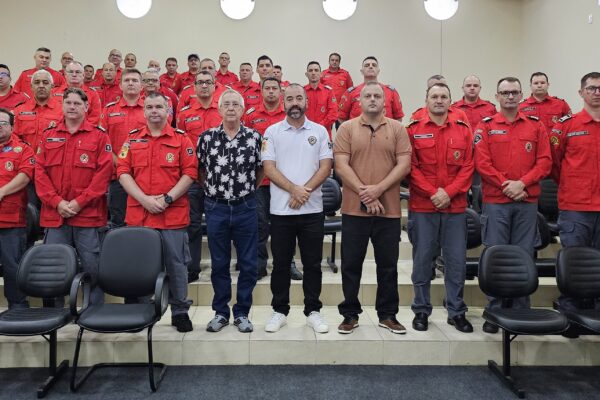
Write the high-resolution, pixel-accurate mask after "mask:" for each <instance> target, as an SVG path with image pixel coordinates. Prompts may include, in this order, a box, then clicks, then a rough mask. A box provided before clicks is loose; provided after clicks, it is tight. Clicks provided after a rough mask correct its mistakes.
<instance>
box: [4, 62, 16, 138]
mask: <svg viewBox="0 0 600 400" xmlns="http://www.w3.org/2000/svg"><path fill="white" fill-rule="evenodd" d="M0 65H3V64H0ZM0 114H6V115H8V123H9V124H10V126H14V125H15V115H14V114H13V113H11V112H10V110H9V109H7V108H2V107H0Z"/></svg>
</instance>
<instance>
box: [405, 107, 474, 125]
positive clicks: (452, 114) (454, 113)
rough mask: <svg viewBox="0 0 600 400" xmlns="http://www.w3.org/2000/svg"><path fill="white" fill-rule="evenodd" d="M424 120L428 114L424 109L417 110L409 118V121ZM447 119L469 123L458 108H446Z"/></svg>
mask: <svg viewBox="0 0 600 400" xmlns="http://www.w3.org/2000/svg"><path fill="white" fill-rule="evenodd" d="M425 118H429V112H428V111H427V108H425V107H421V108H417V109H416V110H415V112H413V113H412V115H411V116H410V120H411V121H421V120H423V119H425ZM448 119H449V120H451V121H462V122H466V123H469V121H468V117H467V114H465V112H464V111H463V110H461V109H460V108H456V107H454V106H450V108H448ZM471 126H472V125H471V124H469V127H471Z"/></svg>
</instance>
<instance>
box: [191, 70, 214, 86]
mask: <svg viewBox="0 0 600 400" xmlns="http://www.w3.org/2000/svg"><path fill="white" fill-rule="evenodd" d="M199 75H202V76H204V75H208V76H210V79H211V80H212V81H213V83H214V82H215V78H213V76H212V74H211V73H210V72H208V71H200V72H198V73H197V74H196V77H195V78H194V85H195V84H196V79H198V76H199Z"/></svg>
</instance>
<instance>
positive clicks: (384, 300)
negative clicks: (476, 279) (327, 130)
mask: <svg viewBox="0 0 600 400" xmlns="http://www.w3.org/2000/svg"><path fill="white" fill-rule="evenodd" d="M384 104H385V94H384V91H383V89H382V88H381V86H380V85H378V84H377V83H376V82H373V83H370V82H368V83H366V84H365V86H364V87H363V89H362V90H361V93H360V105H361V109H362V114H361V115H360V116H359V117H357V118H354V119H352V120H350V121H347V122H345V123H343V124H342V125H341V126H340V128H339V130H338V133H337V136H336V139H335V145H334V149H333V153H334V157H335V171H336V173H337V174H338V176H340V177H341V178H342V180H343V182H344V193H343V200H342V288H343V291H344V301H343V302H342V303H341V304H340V305H339V306H338V309H339V311H340V314H342V316H343V317H344V320H343V322H342V323H341V324H340V325H339V327H338V332H339V333H352V332H353V330H354V328H356V327H358V314H360V313H361V312H362V309H361V305H360V301H359V300H358V290H359V287H360V278H361V275H362V265H363V261H364V259H365V254H366V252H367V246H368V244H369V239H371V242H372V244H373V248H374V251H375V261H376V264H377V282H378V287H377V300H376V302H375V308H376V310H377V316H378V317H379V326H381V327H383V328H386V329H388V330H390V331H392V332H394V333H406V329H405V328H404V326H402V324H400V323H399V322H398V320H396V314H397V313H398V303H399V298H398V269H397V264H398V252H399V243H400V217H401V211H400V181H401V180H402V179H404V177H405V176H406V175H408V173H409V172H410V155H411V146H410V141H409V138H408V135H407V133H406V129H405V128H404V126H402V124H401V123H400V122H398V121H396V120H394V119H391V118H387V117H385V112H384Z"/></svg>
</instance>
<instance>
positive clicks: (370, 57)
mask: <svg viewBox="0 0 600 400" xmlns="http://www.w3.org/2000/svg"><path fill="white" fill-rule="evenodd" d="M367 60H375V62H376V63H377V64H379V61H377V58H375V56H366V57H365V58H364V59H363V60H362V64H364V63H365V61H367Z"/></svg>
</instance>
